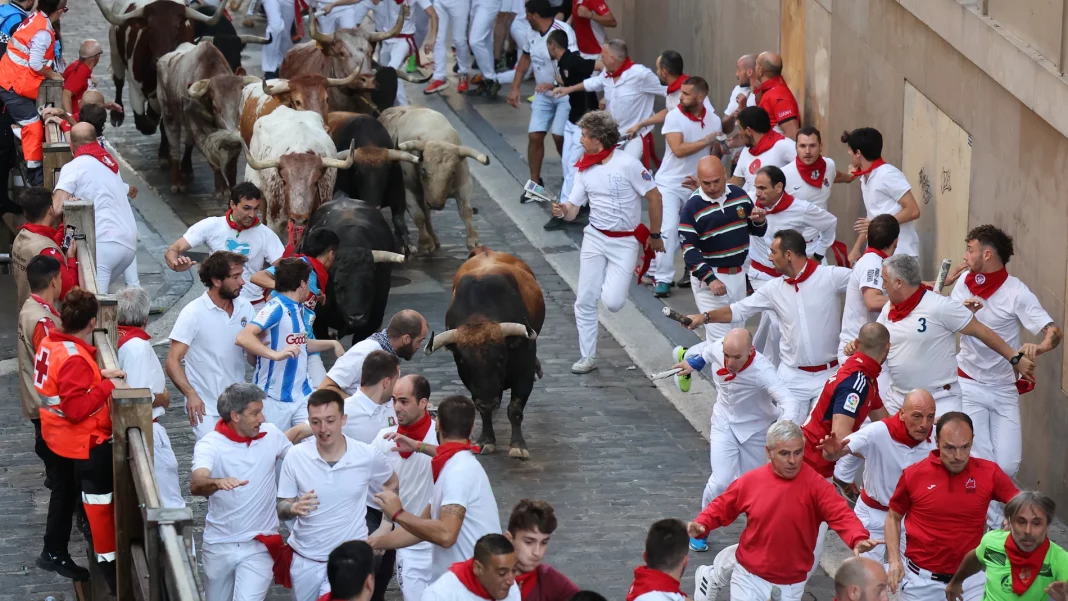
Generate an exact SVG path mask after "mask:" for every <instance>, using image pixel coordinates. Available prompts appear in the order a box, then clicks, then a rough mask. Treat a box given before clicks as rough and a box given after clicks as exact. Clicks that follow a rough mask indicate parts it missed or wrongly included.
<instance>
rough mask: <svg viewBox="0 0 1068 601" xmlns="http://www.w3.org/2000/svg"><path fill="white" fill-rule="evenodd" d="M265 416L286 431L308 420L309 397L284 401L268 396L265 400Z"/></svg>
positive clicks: (269, 421)
mask: <svg viewBox="0 0 1068 601" xmlns="http://www.w3.org/2000/svg"><path fill="white" fill-rule="evenodd" d="M263 418H264V419H265V420H267V422H268V423H272V424H274V425H275V426H277V427H278V429H279V430H281V431H282V432H285V431H286V430H288V429H290V428H292V427H293V426H296V425H299V424H303V423H304V422H306V421H308V399H303V400H300V401H292V402H289V403H283V402H282V401H279V400H278V399H273V398H271V397H267V398H266V399H264V400H263Z"/></svg>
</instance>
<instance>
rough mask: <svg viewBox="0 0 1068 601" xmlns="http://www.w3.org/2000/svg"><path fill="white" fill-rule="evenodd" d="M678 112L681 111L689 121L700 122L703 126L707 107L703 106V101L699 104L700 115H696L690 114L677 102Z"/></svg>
mask: <svg viewBox="0 0 1068 601" xmlns="http://www.w3.org/2000/svg"><path fill="white" fill-rule="evenodd" d="M669 93H670V92H669ZM679 112H680V113H682V114H683V115H685V116H686V118H687V119H689V120H690V121H693V122H694V123H700V124H701V127H702V128H704V126H705V113H707V112H708V109H706V108H705V105H704V103H702V104H701V114H700V115H697V116H694V115H691V114H690V112H689V111H687V110H686V108H685V107H683V106H682V103H681V102H680V103H679Z"/></svg>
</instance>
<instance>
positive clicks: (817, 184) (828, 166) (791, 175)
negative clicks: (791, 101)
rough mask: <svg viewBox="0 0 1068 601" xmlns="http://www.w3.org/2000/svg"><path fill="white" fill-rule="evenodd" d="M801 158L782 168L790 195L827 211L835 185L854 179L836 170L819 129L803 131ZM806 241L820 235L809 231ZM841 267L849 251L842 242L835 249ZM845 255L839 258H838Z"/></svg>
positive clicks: (799, 145) (799, 137)
mask: <svg viewBox="0 0 1068 601" xmlns="http://www.w3.org/2000/svg"><path fill="white" fill-rule="evenodd" d="M796 148H797V158H796V159H794V162H792V163H789V164H787V165H786V166H785V167H783V168H782V172H783V174H784V175H785V176H786V191H787V192H788V193H789V194H790V195H791V196H793V197H794V198H800V199H802V200H807V201H809V202H811V203H812V204H814V205H816V206H817V207H819V208H821V209H823V210H825V211H826V210H829V209H828V208H827V202H828V201H829V200H830V198H831V188H832V186H833V185H834V184H837V183H841V182H850V181H852V179H853V178H852V177H851V176H849V175H846V174H845V173H839V172H838V171H837V170H836V169H835V163H834V159H832V158H830V157H825V156H823V135H822V134H820V130H818V129H816V128H815V127H812V126H811V125H810V126H807V127H802V128H801V129H800V130H798V132H797V143H796ZM801 233H802V234H803V235H804V236H805V240H807V241H808V242H810V243H811V242H812V241H813V240H815V239H816V236H817V235H818V232H816V231H815V230H812V229H807V230H805V231H803V232H801ZM832 248H833V249H834V252H835V255H836V257H837V258H838V259H839V260H838V263H839V264H841V265H844V264H845V259H846V258H847V257H848V253H849V249H848V248H847V247H846V245H845V244H844V243H842V242H836V243H835V244H834V245H832ZM839 254H840V255H841V256H840V257H838V255H839Z"/></svg>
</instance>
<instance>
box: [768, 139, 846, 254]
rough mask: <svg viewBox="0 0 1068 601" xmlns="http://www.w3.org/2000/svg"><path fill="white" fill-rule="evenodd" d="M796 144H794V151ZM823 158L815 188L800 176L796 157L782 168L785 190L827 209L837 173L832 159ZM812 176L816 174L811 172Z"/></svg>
mask: <svg viewBox="0 0 1068 601" xmlns="http://www.w3.org/2000/svg"><path fill="white" fill-rule="evenodd" d="M796 148H797V144H796V143H795V144H794V149H795V151H796ZM823 160H824V161H826V162H827V167H826V168H825V169H824V170H823V173H820V174H819V177H820V186H819V187H818V188H817V187H815V186H813V185H812V184H810V183H808V182H807V181H805V180H804V178H802V177H801V173H800V172H799V171H798V170H797V159H794V160H793V161H791V162H790V163H788V164H787V165H786V166H785V167H783V168H782V172H783V175H785V176H786V191H787V192H789V193H790V195H791V196H793V197H795V198H800V199H803V200H807V201H809V202H811V203H812V204H814V205H816V206H817V207H819V208H821V209H823V210H827V201H828V200H830V198H831V187H832V186H833V185H834V177H835V175H836V174H837V173H836V171H835V165H834V159H832V158H830V157H823ZM813 175H814V176H815V175H816V174H813ZM810 239H811V238H809V236H808V234H805V240H810Z"/></svg>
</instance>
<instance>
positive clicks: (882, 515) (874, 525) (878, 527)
mask: <svg viewBox="0 0 1068 601" xmlns="http://www.w3.org/2000/svg"><path fill="white" fill-rule="evenodd" d="M853 513H855V514H856V516H857V519H858V520H860V523H861V524H863V525H864V527H865V528H867V529H868V533H869V534H871V536H870V537H869V538H872V539H874V540H886V512H885V511H883V510H882V509H876V508H874V507H868V505H867V503H865V502H864V501H857V505H856V507H854V508H853ZM905 536H906V535H905V522H904V521H902V522H901V543H900V547H899V549H901V561H905ZM862 555H864V557H867V558H869V559H874V560H875V561H878V562H879V563H881V564H883V567H884V568H889V562H888V561H887V560H886V545H878V546H877V547H875V548H874V549H872V550H871V551H867V552H865V553H863V554H862ZM906 571H907V568H906Z"/></svg>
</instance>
